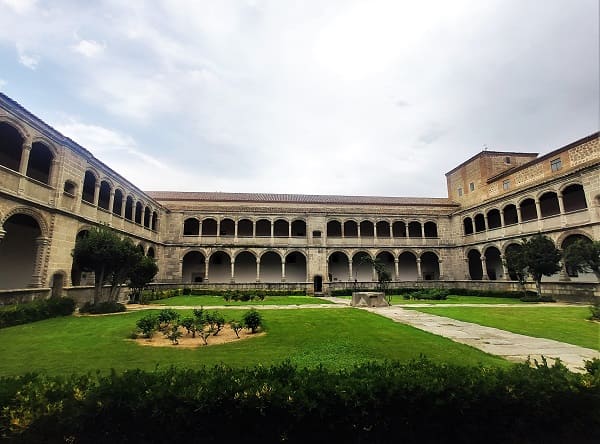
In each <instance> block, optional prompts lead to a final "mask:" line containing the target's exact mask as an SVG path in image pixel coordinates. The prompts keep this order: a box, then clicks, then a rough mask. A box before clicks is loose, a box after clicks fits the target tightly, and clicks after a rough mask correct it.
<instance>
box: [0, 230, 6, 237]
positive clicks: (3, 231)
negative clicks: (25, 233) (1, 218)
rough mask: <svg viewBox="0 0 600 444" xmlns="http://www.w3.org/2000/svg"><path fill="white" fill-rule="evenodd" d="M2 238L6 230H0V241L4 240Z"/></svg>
mask: <svg viewBox="0 0 600 444" xmlns="http://www.w3.org/2000/svg"><path fill="white" fill-rule="evenodd" d="M4 236H6V230H3V229H2V228H0V240H2V239H4Z"/></svg>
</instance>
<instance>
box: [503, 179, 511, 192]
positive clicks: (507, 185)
mask: <svg viewBox="0 0 600 444" xmlns="http://www.w3.org/2000/svg"><path fill="white" fill-rule="evenodd" d="M509 188H510V180H508V179H507V180H505V181H504V182H502V189H503V190H504V191H506V190H508V189H509Z"/></svg>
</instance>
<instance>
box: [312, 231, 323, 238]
mask: <svg viewBox="0 0 600 444" xmlns="http://www.w3.org/2000/svg"><path fill="white" fill-rule="evenodd" d="M313 237H321V232H320V231H313Z"/></svg>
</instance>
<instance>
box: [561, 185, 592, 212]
mask: <svg viewBox="0 0 600 444" xmlns="http://www.w3.org/2000/svg"><path fill="white" fill-rule="evenodd" d="M562 195H563V204H564V207H565V212H569V211H577V210H583V209H585V208H587V202H586V200H585V192H584V191H583V187H582V186H581V185H579V184H573V185H569V186H568V187H566V188H565V189H564V190H563V192H562Z"/></svg>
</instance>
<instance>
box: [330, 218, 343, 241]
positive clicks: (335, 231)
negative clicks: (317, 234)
mask: <svg viewBox="0 0 600 444" xmlns="http://www.w3.org/2000/svg"><path fill="white" fill-rule="evenodd" d="M327 237H342V224H341V223H340V222H339V221H337V220H330V221H329V222H327Z"/></svg>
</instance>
